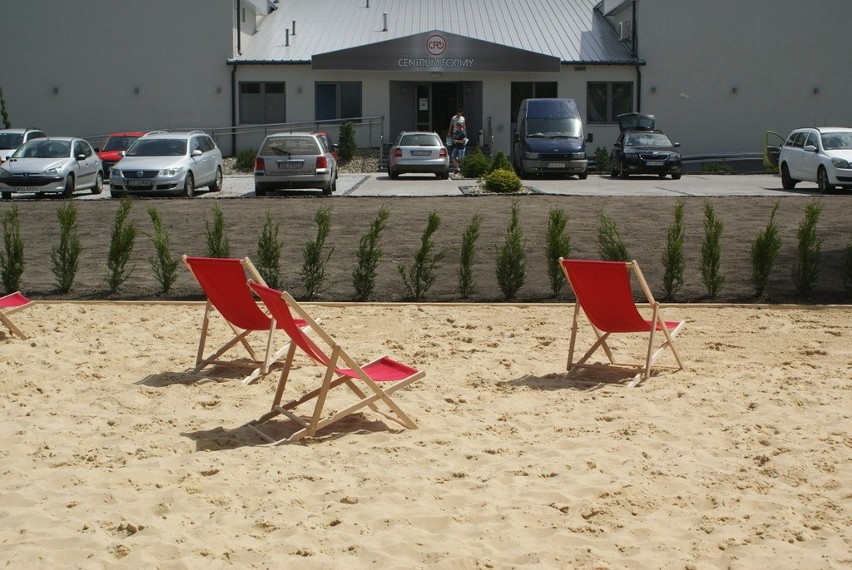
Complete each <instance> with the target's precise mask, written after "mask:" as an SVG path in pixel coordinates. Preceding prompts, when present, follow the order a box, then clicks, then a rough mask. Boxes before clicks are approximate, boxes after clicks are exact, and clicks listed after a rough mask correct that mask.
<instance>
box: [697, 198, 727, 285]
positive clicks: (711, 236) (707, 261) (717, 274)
mask: <svg viewBox="0 0 852 570" xmlns="http://www.w3.org/2000/svg"><path fill="white" fill-rule="evenodd" d="M723 228H724V224H723V223H722V221H721V220H719V219H718V218H717V217H716V211H715V209H714V208H713V204H711V203H710V201H709V200H707V201H705V202H704V242H703V243H702V244H701V281H702V283H704V287H705V288H706V289H707V294H708V295H709V296H710V298H711V299H715V298H716V296H717V295H718V294H719V292H720V291H721V290H722V286H723V285H724V284H725V277H724V276H723V275H722V230H723Z"/></svg>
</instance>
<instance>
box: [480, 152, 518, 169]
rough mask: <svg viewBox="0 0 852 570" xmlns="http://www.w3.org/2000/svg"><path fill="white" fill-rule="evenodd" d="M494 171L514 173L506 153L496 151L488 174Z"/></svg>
mask: <svg viewBox="0 0 852 570" xmlns="http://www.w3.org/2000/svg"><path fill="white" fill-rule="evenodd" d="M495 170H509V171H511V172H514V171H515V168H514V167H513V166H512V163H511V162H509V159H508V158H506V153H505V152H503V151H502V150H501V151H498V152H497V154H496V155H494V160H492V161H491V164H490V165H489V166H488V170H487V172H488V173H491V172H494V171H495Z"/></svg>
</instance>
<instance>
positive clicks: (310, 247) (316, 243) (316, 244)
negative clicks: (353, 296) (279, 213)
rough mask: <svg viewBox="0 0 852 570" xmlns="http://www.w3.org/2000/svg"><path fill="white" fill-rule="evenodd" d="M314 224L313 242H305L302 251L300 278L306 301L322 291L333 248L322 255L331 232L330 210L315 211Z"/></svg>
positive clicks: (326, 207) (325, 208)
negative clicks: (314, 235)
mask: <svg viewBox="0 0 852 570" xmlns="http://www.w3.org/2000/svg"><path fill="white" fill-rule="evenodd" d="M314 222H316V224H317V237H316V239H314V240H313V241H309V242H306V243H305V247H304V248H303V249H302V259H303V262H302V271H301V277H302V284H303V285H304V286H305V297H306V298H307V299H313V298H314V296H316V295H317V294H318V293H319V292H320V291H322V287H323V282H324V281H325V267H326V265H327V264H328V260H329V259H330V258H331V254H332V252H333V251H334V248H331V249H330V250H329V251H328V253H327V254H326V255H323V248H324V247H325V240H326V239H327V238H328V234H329V233H330V232H331V208H329V207H328V206H323V207H321V208H320V209H319V210H317V213H316V214H315V215H314Z"/></svg>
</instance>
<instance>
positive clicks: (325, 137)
mask: <svg viewBox="0 0 852 570" xmlns="http://www.w3.org/2000/svg"><path fill="white" fill-rule="evenodd" d="M314 134H315V135H318V136H319V138H320V140H321V141H323V142H324V143H325V147H326V148H327V149H328V151H329V152H330V153H331V155H332V156H333V157H334V160H336V161H338V162H340V155H338V154H337V145H336V144H334V143H333V142H332V140H331V135H330V134H328V133H324V132H323V131H316V132H314Z"/></svg>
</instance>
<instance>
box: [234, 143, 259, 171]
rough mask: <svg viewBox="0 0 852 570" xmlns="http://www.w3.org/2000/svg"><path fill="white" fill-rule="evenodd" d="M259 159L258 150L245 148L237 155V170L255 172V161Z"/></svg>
mask: <svg viewBox="0 0 852 570" xmlns="http://www.w3.org/2000/svg"><path fill="white" fill-rule="evenodd" d="M255 158H257V149H256V148H244V149H243V150H241V151H240V152H238V153H237V160H236V164H235V166H236V168H237V170H239V171H240V172H254V159H255Z"/></svg>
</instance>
